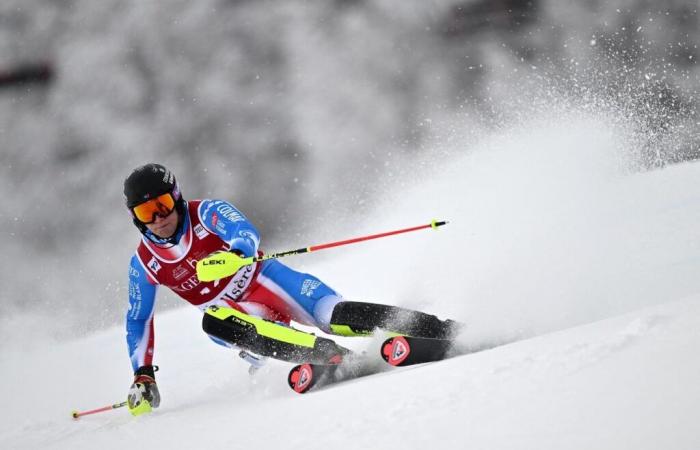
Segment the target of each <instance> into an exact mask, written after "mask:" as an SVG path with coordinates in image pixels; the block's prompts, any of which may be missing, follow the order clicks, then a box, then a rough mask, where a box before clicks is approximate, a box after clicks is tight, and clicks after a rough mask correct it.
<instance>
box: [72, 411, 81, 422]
mask: <svg viewBox="0 0 700 450" xmlns="http://www.w3.org/2000/svg"><path fill="white" fill-rule="evenodd" d="M70 415H71V417H73V418H74V419H76V420H77V419H79V418H80V413H79V412H78V411H71V413H70Z"/></svg>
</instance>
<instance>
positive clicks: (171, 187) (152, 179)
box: [124, 163, 185, 234]
mask: <svg viewBox="0 0 700 450" xmlns="http://www.w3.org/2000/svg"><path fill="white" fill-rule="evenodd" d="M166 193H169V194H171V195H172V196H173V199H174V200H175V209H176V210H177V213H178V216H179V219H178V230H179V229H180V227H181V226H182V223H183V221H184V217H185V200H184V199H183V198H182V194H181V193H180V187H179V186H178V184H177V180H176V179H175V175H174V174H173V173H172V172H171V171H170V170H168V169H166V168H165V167H164V166H162V165H160V164H155V163H149V164H144V165H143V166H140V167H137V168H136V169H134V171H133V172H131V174H130V175H129V176H128V177H127V178H126V180H124V200H125V201H126V207H127V208H129V212H130V213H131V216H132V218H133V220H134V225H136V227H137V228H138V229H139V231H141V233H146V231H147V230H148V228H146V225H144V224H143V223H142V222H141V221H140V220H138V219H137V218H136V217H135V216H134V213H133V212H132V210H131V208H133V207H134V206H136V205H138V204H140V203H143V202H145V201H147V200H150V199H152V198H156V197H158V196H159V195H162V194H166ZM175 234H177V232H176V233H175Z"/></svg>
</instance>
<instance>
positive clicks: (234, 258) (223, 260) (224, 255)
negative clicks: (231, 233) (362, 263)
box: [197, 220, 448, 281]
mask: <svg viewBox="0 0 700 450" xmlns="http://www.w3.org/2000/svg"><path fill="white" fill-rule="evenodd" d="M447 223H448V222H447V221H444V220H443V221H438V220H433V221H432V222H430V223H429V224H425V225H418V226H415V227H410V228H403V229H400V230H394V231H386V232H384V233H378V234H370V235H367V236H360V237H356V238H351V239H345V240H342V241H336V242H329V243H326V244H318V245H311V246H309V247H302V248H298V249H296V250H287V251H284V252H279V253H271V254H269V255H263V256H255V257H253V256H251V257H248V258H241V257H240V256H238V255H236V254H235V253H231V252H218V253H214V254H213V255H210V256H208V257H206V258H203V259H201V260H199V261H197V277H198V278H199V280H200V281H214V280H219V279H221V278H226V277H227V276H229V275H233V274H234V273H236V272H238V270H239V269H240V268H241V267H243V266H247V265H250V264H253V263H255V262H260V261H265V260H268V259H276V258H283V257H285V256H291V255H299V254H302V253H311V252H315V251H318V250H324V249H327V248H333V247H340V246H341V245H348V244H354V243H356V242H362V241H369V240H372V239H379V238H383V237H387V236H393V235H396V234H402V233H408V232H411V231H418V230H425V229H428V228H432V229H435V230H436V229H437V228H438V227H441V226H443V225H446V224H447Z"/></svg>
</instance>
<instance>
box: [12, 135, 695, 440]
mask: <svg viewBox="0 0 700 450" xmlns="http://www.w3.org/2000/svg"><path fill="white" fill-rule="evenodd" d="M557 128H561V127H557ZM540 131H541V132H538V131H537V130H536V129H535V130H534V131H533V130H532V129H530V131H527V132H525V134H524V135H519V136H518V135H515V136H511V138H510V139H503V138H499V139H497V140H496V141H491V142H490V144H489V146H490V147H491V149H490V150H491V151H489V152H479V151H474V152H472V153H470V154H469V155H466V156H464V157H462V158H460V159H459V160H458V161H455V162H454V163H453V164H451V166H450V167H447V168H443V169H440V170H439V171H438V172H439V173H440V174H441V175H442V176H439V177H434V179H435V181H431V182H425V183H421V184H420V185H419V186H417V187H414V188H413V191H411V192H404V193H403V194H404V195H403V197H402V198H407V199H408V200H406V201H399V200H397V199H389V200H388V201H390V202H392V209H387V210H386V212H385V213H384V216H385V217H387V219H386V220H387V221H389V220H390V221H391V224H392V225H397V223H398V226H401V225H402V224H405V225H410V224H412V223H413V222H414V221H416V220H423V219H425V217H424V215H425V214H430V215H433V214H434V215H436V216H438V217H440V216H442V217H445V218H448V219H451V220H452V223H451V224H450V225H449V226H448V227H445V229H444V230H441V231H440V232H439V233H438V234H431V233H425V234H416V235H413V236H411V237H408V236H406V237H404V238H392V239H387V240H384V241H382V242H380V241H376V243H374V244H363V246H364V248H360V246H356V247H355V248H352V249H350V248H348V249H347V250H346V251H345V252H341V251H338V253H336V255H337V256H333V258H336V259H332V261H333V264H323V265H320V264H318V261H319V260H320V261H326V262H328V261H331V259H330V258H331V257H329V256H325V257H321V258H320V259H317V260H315V262H314V263H315V264H317V266H316V267H314V266H309V267H306V268H307V269H308V270H309V271H312V272H314V273H318V274H319V275H320V276H321V277H322V278H324V279H328V280H331V279H332V280H334V282H333V283H331V284H332V285H333V286H334V287H336V288H337V289H339V290H341V291H342V292H344V293H346V295H348V296H349V297H353V298H369V299H383V300H385V301H386V302H388V303H402V304H404V305H406V306H414V307H422V309H426V310H428V311H432V312H436V313H438V314H440V315H442V316H451V317H455V318H458V319H461V320H464V321H465V322H467V323H468V324H469V331H468V332H467V333H465V335H464V341H465V343H468V344H472V343H476V342H478V341H480V340H481V341H483V342H493V341H498V340H501V341H512V342H511V343H509V344H505V345H502V346H499V347H494V348H492V349H490V350H485V351H482V352H480V353H475V354H470V355H465V356H460V357H457V358H454V359H451V360H448V361H444V362H440V363H435V364H431V365H425V366H419V367H414V368H407V369H399V370H394V371H393V372H384V373H381V374H378V375H374V376H370V377H365V378H362V379H358V380H354V381H351V382H347V383H344V384H341V385H337V386H335V387H333V388H331V389H327V390H323V391H319V392H316V393H313V394H310V395H305V396H299V395H297V394H294V393H293V392H291V390H289V389H288V387H287V386H286V381H285V377H286V372H287V369H288V365H285V364H282V363H278V362H272V363H270V364H269V365H268V367H267V368H266V369H264V370H263V371H262V373H259V374H258V375H257V376H256V377H254V378H251V377H249V376H248V374H247V372H246V365H245V364H243V363H242V362H240V361H238V359H237V357H235V355H233V354H232V353H231V352H230V351H229V350H227V349H224V348H221V347H219V346H217V345H215V344H212V343H211V342H210V341H209V340H208V338H206V337H205V336H204V335H203V333H202V332H201V329H200V316H199V313H198V312H197V311H196V310H195V309H194V308H191V307H185V308H183V309H178V310H174V311H168V312H165V313H160V314H158V316H157V319H156V340H157V343H156V363H157V364H159V365H160V366H161V368H162V371H161V372H159V374H158V382H159V386H160V390H161V393H162V395H163V402H162V406H161V408H159V409H158V410H157V411H156V412H155V413H153V414H152V415H150V416H146V417H141V418H138V419H134V418H132V417H131V416H130V415H129V414H128V412H127V411H126V410H124V409H121V410H117V411H110V412H107V413H102V414H97V415H94V416H88V417H84V418H82V419H80V420H79V421H73V420H72V419H71V418H70V411H71V410H73V409H79V410H87V409H92V408H95V407H99V406H103V405H106V404H109V403H113V402H118V401H121V400H122V399H123V398H124V397H125V395H126V391H127V389H128V385H129V382H130V367H129V363H128V359H127V356H126V350H125V344H124V338H123V330H122V327H113V328H110V329H107V330H105V331H103V332H101V333H98V334H95V335H92V336H87V337H83V338H80V339H77V340H74V341H72V342H56V341H54V340H53V339H52V338H50V337H48V336H45V335H44V334H42V333H41V332H40V329H41V328H42V327H44V326H47V325H49V324H44V323H41V322H38V323H22V324H21V326H17V324H16V323H15V324H13V323H12V321H11V320H10V321H8V320H4V321H3V327H5V330H3V340H4V343H3V346H2V347H1V348H2V353H1V354H0V367H1V368H2V383H0V398H2V399H3V403H4V405H3V408H2V412H1V413H0V414H1V418H2V420H0V448H2V449H22V448H59V449H61V448H65V449H71V450H76V449H81V448H90V449H94V448H99V449H123V448H134V447H137V448H154V449H161V448H163V449H165V448H168V449H170V448H173V449H174V448H231V449H233V448H253V447H254V448H260V449H268V448H270V449H271V448H285V449H296V448H300V449H307V450H310V449H328V448H362V449H367V448H381V449H394V448H395V449H425V448H451V449H457V448H470V449H592V448H595V449H625V448H634V449H635V450H641V449H671V448H672V449H674V450H680V449H697V448H700V427H699V426H698V423H700V420H698V419H700V412H699V410H700V406H698V405H700V383H699V382H698V380H700V361H699V360H698V350H697V349H698V348H700V277H698V276H697V274H698V273H700V254H699V252H698V250H699V246H698V239H697V233H698V231H697V230H698V229H700V189H699V187H698V180H700V164H697V163H695V164H684V165H679V166H675V167H669V168H667V169H664V170H661V171H655V172H650V173H645V174H636V175H622V174H620V173H619V172H617V171H616V170H611V169H610V168H609V167H608V166H607V165H606V164H605V162H606V161H607V159H606V157H605V156H604V155H605V152H601V151H598V152H596V151H592V150H591V148H592V147H593V149H594V150H595V149H600V148H605V146H606V145H602V144H606V142H607V143H608V144H609V146H614V145H613V144H614V142H615V139H613V138H610V137H605V136H604V137H600V136H601V135H604V133H602V132H601V128H600V126H599V125H595V126H593V131H596V133H592V132H591V128H590V127H589V126H588V125H585V126H583V127H581V128H578V129H577V128H576V127H568V128H566V130H565V131H561V132H555V131H552V130H551V129H548V128H547V127H545V129H543V130H540ZM582 136H583V137H582ZM592 141H594V143H593V144H592V143H591V142H592ZM598 141H602V144H601V142H598ZM562 143H566V145H564V146H563V145H562ZM599 144H600V145H599ZM577 145H578V147H577ZM562 148H566V149H567V152H565V153H562V152H560V151H558V150H560V149H562ZM522 149H526V150H528V151H527V152H525V153H526V154H522V153H523V150H522ZM533 149H534V150H533ZM554 150H557V151H554ZM563 155H566V156H563ZM431 202H432V203H431ZM430 204H432V205H434V206H435V209H433V210H429V209H428V206H427V205H430ZM404 221H405V223H404ZM418 223H420V222H418ZM383 225H388V222H387V223H385V224H376V223H373V224H366V225H365V226H363V227H362V230H357V229H354V230H353V229H350V228H349V229H350V231H354V232H356V233H359V232H361V231H364V230H367V231H378V230H382V229H384V228H387V229H388V228H389V227H388V226H387V227H384V226H383ZM322 231H323V230H322ZM341 231H343V230H341ZM345 231H347V230H345ZM329 234H330V233H329ZM353 234H355V233H353ZM344 235H346V233H345V232H344V231H343V234H337V233H333V234H330V235H329V239H332V238H337V237H343V236H344ZM370 246H371V247H370ZM368 252H369V254H371V255H377V254H384V255H385V254H387V253H386V252H391V253H390V254H391V255H392V257H393V258H394V259H393V260H392V261H391V264H388V263H387V262H386V261H385V260H383V259H382V258H378V259H377V260H372V261H367V254H368ZM412 254H413V255H415V254H419V255H420V257H421V259H420V260H416V259H415V258H414V259H412V258H411V257H410V255H412ZM308 258H311V256H308ZM358 261H363V264H361V265H360V264H358ZM292 262H293V263H294V264H295V265H296V266H301V267H304V266H303V264H311V262H310V260H305V259H300V258H293V259H292ZM331 267H332V270H334V271H335V272H331ZM378 268H382V269H385V270H384V271H383V272H382V273H381V274H379V272H378ZM115 270H116V269H115ZM407 274H418V275H420V276H417V277H416V278H414V279H411V278H410V277H407V276H406V275H407ZM339 275H343V276H339ZM358 280H360V281H362V282H358ZM370 294H373V295H371V296H370ZM120 301H121V300H120ZM421 301H423V302H424V304H421ZM120 305H121V304H120ZM120 307H121V306H120ZM557 330H558V331H557ZM10 331H12V332H10ZM343 342H344V343H346V344H347V343H348V342H350V343H351V345H353V346H356V347H357V346H359V348H368V347H370V346H371V345H370V344H369V343H367V342H366V340H344V341H343Z"/></svg>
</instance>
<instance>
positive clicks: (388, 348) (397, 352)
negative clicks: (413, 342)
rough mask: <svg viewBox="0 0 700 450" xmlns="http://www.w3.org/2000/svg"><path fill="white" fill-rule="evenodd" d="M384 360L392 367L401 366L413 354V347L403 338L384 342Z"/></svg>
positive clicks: (399, 337) (396, 337) (394, 338)
mask: <svg viewBox="0 0 700 450" xmlns="http://www.w3.org/2000/svg"><path fill="white" fill-rule="evenodd" d="M381 353H382V358H384V361H386V362H387V363H389V364H391V365H392V366H400V365H401V363H403V362H404V361H405V360H406V358H408V355H409V354H410V353H411V346H410V345H409V343H408V341H407V340H406V338H404V337H403V336H395V337H392V338H389V339H387V340H386V341H384V344H383V345H382V349H381Z"/></svg>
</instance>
